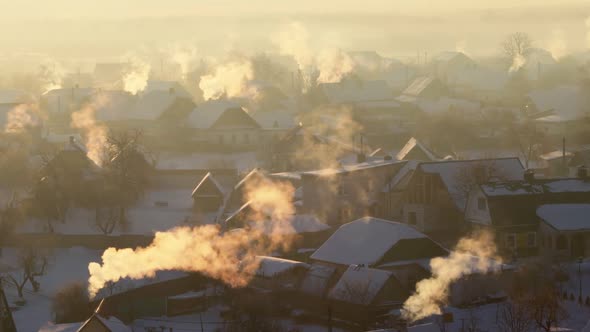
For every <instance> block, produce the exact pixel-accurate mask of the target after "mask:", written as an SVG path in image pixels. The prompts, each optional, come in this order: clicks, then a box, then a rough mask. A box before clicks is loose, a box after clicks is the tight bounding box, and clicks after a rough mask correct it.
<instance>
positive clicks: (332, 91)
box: [318, 79, 394, 104]
mask: <svg viewBox="0 0 590 332" xmlns="http://www.w3.org/2000/svg"><path fill="white" fill-rule="evenodd" d="M318 88H319V89H320V91H322V92H323V93H324V95H325V96H326V97H327V98H328V101H329V102H330V103H332V104H344V103H354V102H360V101H371V100H390V99H393V97H394V95H393V91H392V90H391V89H390V87H389V86H388V85H387V82H385V81H381V80H375V81H361V80H354V79H345V80H342V81H341V82H338V83H321V84H320V85H318Z"/></svg>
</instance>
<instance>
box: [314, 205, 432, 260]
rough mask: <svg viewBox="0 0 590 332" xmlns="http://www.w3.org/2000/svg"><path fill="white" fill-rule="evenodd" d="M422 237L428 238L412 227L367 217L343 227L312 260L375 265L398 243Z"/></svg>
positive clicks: (315, 253)
mask: <svg viewBox="0 0 590 332" xmlns="http://www.w3.org/2000/svg"><path fill="white" fill-rule="evenodd" d="M421 238H426V236H425V235H424V234H422V233H420V232H418V231H417V230H415V229H414V228H412V227H410V226H408V225H405V224H401V223H397V222H393V221H387V220H384V219H378V218H372V217H364V218H361V219H358V220H355V221H353V222H350V223H347V224H344V225H342V226H340V228H338V230H337V231H336V232H335V233H334V234H332V236H331V237H330V238H329V239H328V240H327V241H326V242H324V244H323V245H322V246H321V247H320V248H319V249H318V250H316V252H314V253H313V255H311V258H312V259H314V260H317V261H324V262H331V263H336V264H344V265H351V264H365V265H372V264H375V263H377V262H378V261H379V260H380V259H381V258H382V257H383V255H384V254H385V253H386V252H387V251H388V250H389V249H391V248H392V247H393V246H394V245H395V244H397V242H398V241H400V240H405V239H421Z"/></svg>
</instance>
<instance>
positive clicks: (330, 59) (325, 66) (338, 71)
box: [316, 49, 355, 83]
mask: <svg viewBox="0 0 590 332" xmlns="http://www.w3.org/2000/svg"><path fill="white" fill-rule="evenodd" d="M316 66H317V68H318V70H319V72H320V76H319V77H318V80H317V81H318V83H337V82H340V81H341V80H342V79H343V78H344V77H345V76H346V74H349V73H351V72H352V71H353V69H354V66H355V62H354V60H353V59H352V58H351V57H350V56H349V55H348V54H346V53H345V52H342V51H341V50H338V49H326V50H323V51H321V52H320V53H319V54H318V56H317V60H316Z"/></svg>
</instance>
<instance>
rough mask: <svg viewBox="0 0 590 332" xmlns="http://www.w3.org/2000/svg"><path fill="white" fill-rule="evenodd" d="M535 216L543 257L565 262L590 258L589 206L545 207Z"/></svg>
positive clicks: (540, 208)
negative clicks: (537, 222) (555, 258)
mask: <svg viewBox="0 0 590 332" xmlns="http://www.w3.org/2000/svg"><path fill="white" fill-rule="evenodd" d="M588 196H590V195H588ZM585 202H590V200H588V199H586V200H585ZM536 214H537V217H538V218H539V221H540V227H539V237H540V239H541V241H540V242H541V244H542V245H541V247H540V249H541V253H542V254H545V255H549V256H554V257H558V258H566V259H568V258H576V259H577V258H581V257H587V256H588V255H589V254H590V219H588V216H589V215H590V204H588V203H579V204H574V203H563V204H543V205H540V206H539V207H538V208H537V211H536Z"/></svg>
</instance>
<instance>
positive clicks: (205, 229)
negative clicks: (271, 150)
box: [88, 182, 294, 297]
mask: <svg viewBox="0 0 590 332" xmlns="http://www.w3.org/2000/svg"><path fill="white" fill-rule="evenodd" d="M293 193H294V188H293V187H292V186H291V185H290V184H289V183H282V182H261V183H257V184H255V185H251V186H248V187H246V194H245V199H249V200H250V204H251V206H252V208H253V210H254V211H255V212H254V214H253V215H252V216H250V218H251V219H252V220H254V221H258V220H256V219H255V218H261V217H262V216H268V215H269V214H270V217H271V218H272V220H274V221H275V222H274V223H273V227H272V228H271V229H270V232H268V230H267V233H266V234H263V232H262V231H260V230H257V229H256V228H244V229H238V230H232V231H227V232H223V231H222V230H221V228H220V227H219V226H218V225H206V226H200V227H194V228H189V227H179V228H175V229H172V230H170V231H167V232H157V233H156V235H155V238H154V241H153V242H152V243H151V244H150V245H149V246H147V247H145V248H137V249H130V248H127V249H115V248H109V249H107V250H106V251H105V252H104V253H103V255H102V265H101V264H99V263H94V262H93V263H90V264H89V265H88V270H89V272H90V278H89V280H88V283H89V285H88V292H89V294H90V296H91V297H94V296H95V295H96V294H97V292H98V291H99V290H101V289H102V288H103V287H104V286H105V284H106V283H107V282H117V281H118V280H120V279H122V278H131V279H139V278H144V277H153V276H154V275H155V273H156V272H157V271H162V270H183V271H194V272H201V273H203V274H205V275H207V276H210V277H212V278H215V279H219V280H221V281H223V282H225V283H226V284H228V285H230V286H234V287H239V286H244V285H246V284H247V283H248V282H249V280H250V279H251V278H252V276H253V275H254V273H255V272H256V270H257V269H258V265H259V261H258V260H257V259H256V256H257V255H263V254H269V253H271V252H272V251H273V250H276V249H278V248H287V247H288V246H289V245H290V243H289V240H288V238H286V237H285V236H284V235H283V234H286V233H289V232H285V228H286V227H291V225H290V224H289V223H287V221H288V218H289V216H290V215H291V214H292V213H293V212H294V208H293V206H292V204H291V200H292V197H293ZM263 239H264V240H263Z"/></svg>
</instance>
